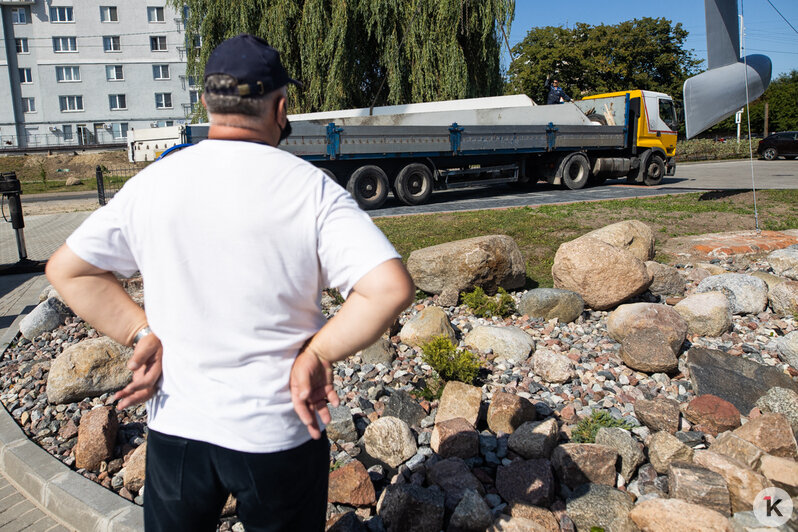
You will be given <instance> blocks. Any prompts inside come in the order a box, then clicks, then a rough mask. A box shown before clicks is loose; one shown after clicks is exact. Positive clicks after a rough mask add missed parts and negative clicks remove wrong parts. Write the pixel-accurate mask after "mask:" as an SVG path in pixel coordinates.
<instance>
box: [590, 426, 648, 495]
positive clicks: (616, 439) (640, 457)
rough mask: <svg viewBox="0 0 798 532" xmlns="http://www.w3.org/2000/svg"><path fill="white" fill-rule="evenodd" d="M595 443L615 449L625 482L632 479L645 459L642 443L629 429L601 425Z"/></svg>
mask: <svg viewBox="0 0 798 532" xmlns="http://www.w3.org/2000/svg"><path fill="white" fill-rule="evenodd" d="M596 443H597V444H599V445H605V446H607V447H611V448H612V449H615V451H616V452H617V453H618V455H619V456H620V457H621V476H622V477H623V478H624V480H625V481H626V482H629V481H631V480H632V477H633V476H634V474H635V471H637V468H638V467H639V466H640V464H642V463H643V462H644V461H645V459H646V456H645V453H644V452H643V449H644V447H643V444H642V443H640V442H639V441H637V440H636V439H635V438H634V436H632V435H631V434H630V433H629V431H627V430H624V429H622V428H619V427H602V428H600V429H599V430H598V432H597V433H596Z"/></svg>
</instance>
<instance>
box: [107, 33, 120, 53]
mask: <svg viewBox="0 0 798 532" xmlns="http://www.w3.org/2000/svg"><path fill="white" fill-rule="evenodd" d="M121 49H122V46H121V44H120V43H119V35H106V36H105V37H103V50H105V51H106V52H118V51H120V50H121Z"/></svg>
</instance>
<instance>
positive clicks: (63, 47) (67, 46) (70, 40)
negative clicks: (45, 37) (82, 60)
mask: <svg viewBox="0 0 798 532" xmlns="http://www.w3.org/2000/svg"><path fill="white" fill-rule="evenodd" d="M77 51H78V39H77V37H53V52H77Z"/></svg>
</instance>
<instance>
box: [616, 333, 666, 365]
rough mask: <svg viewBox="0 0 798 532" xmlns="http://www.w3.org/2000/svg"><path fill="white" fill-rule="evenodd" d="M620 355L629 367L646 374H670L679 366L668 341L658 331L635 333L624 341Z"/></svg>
mask: <svg viewBox="0 0 798 532" xmlns="http://www.w3.org/2000/svg"><path fill="white" fill-rule="evenodd" d="M619 354H620V356H621V360H623V363H624V364H626V365H627V366H628V367H630V368H632V369H634V370H637V371H642V372H645V373H662V372H670V371H673V370H675V369H676V368H677V367H678V365H679V359H677V358H676V354H674V352H673V350H672V349H671V346H670V345H669V344H668V339H667V338H666V336H665V335H664V334H663V333H662V332H660V331H659V330H658V329H640V330H636V331H633V332H632V333H631V334H629V335H627V336H626V337H625V338H624V339H623V342H622V343H621V349H620V352H619Z"/></svg>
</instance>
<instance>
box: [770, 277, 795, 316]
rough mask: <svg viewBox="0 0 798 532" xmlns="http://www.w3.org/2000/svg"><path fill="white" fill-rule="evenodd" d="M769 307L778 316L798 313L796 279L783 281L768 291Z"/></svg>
mask: <svg viewBox="0 0 798 532" xmlns="http://www.w3.org/2000/svg"><path fill="white" fill-rule="evenodd" d="M768 301H769V302H770V308H772V309H773V312H774V313H776V314H778V315H779V316H785V317H789V316H795V315H796V314H798V281H785V282H783V283H781V284H779V285H777V286H774V287H773V288H771V289H770V291H769V292H768Z"/></svg>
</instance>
